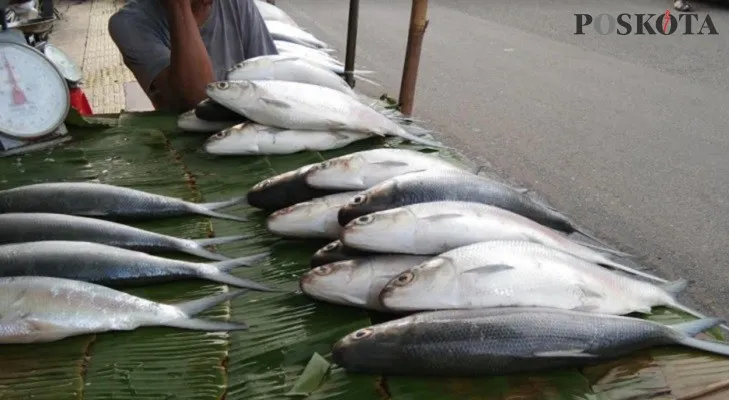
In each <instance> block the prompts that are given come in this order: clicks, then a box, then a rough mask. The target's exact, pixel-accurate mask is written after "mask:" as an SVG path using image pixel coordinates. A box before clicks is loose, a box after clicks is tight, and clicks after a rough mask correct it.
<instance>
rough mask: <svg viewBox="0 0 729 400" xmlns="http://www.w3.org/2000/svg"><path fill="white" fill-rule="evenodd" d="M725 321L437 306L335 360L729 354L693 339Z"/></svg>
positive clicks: (570, 360) (429, 366)
mask: <svg viewBox="0 0 729 400" xmlns="http://www.w3.org/2000/svg"><path fill="white" fill-rule="evenodd" d="M720 322H721V320H719V319H715V318H710V319H701V320H696V321H692V322H687V323H683V324H676V325H668V326H666V325H662V324H659V323H656V322H652V321H648V320H642V319H638V318H630V317H621V316H613V315H601V314H592V313H584V312H577V311H566V310H558V309H549V308H526V307H525V308H511V307H505V308H497V309H481V310H449V311H436V312H428V313H421V314H415V315H411V316H407V317H404V318H400V319H396V320H392V321H388V322H385V323H382V324H378V325H374V326H370V327H367V328H363V329H359V330H357V331H355V332H353V333H351V334H349V335H347V336H345V337H344V338H342V339H341V340H339V341H338V342H337V343H336V344H335V345H334V347H333V349H332V358H333V360H334V362H335V363H336V364H338V365H339V366H341V367H343V368H344V369H345V370H347V372H355V373H367V374H377V375H413V376H419V375H420V376H457V377H471V376H474V377H475V376H489V375H505V374H513V373H520V372H536V371H543V370H551V369H555V368H563V367H579V366H586V365H590V364H595V363H600V362H604V361H608V360H612V359H616V358H619V357H623V356H627V355H629V354H632V353H633V352H635V351H638V350H641V349H645V348H651V347H657V346H666V345H680V346H684V347H688V348H692V349H698V350H703V351H706V352H710V353H715V354H720V355H725V356H729V345H727V344H726V343H724V342H716V341H705V340H699V339H695V338H693V336H695V335H698V334H699V333H701V332H703V331H705V330H708V329H711V328H713V327H715V326H716V325H718V324H719V323H720Z"/></svg>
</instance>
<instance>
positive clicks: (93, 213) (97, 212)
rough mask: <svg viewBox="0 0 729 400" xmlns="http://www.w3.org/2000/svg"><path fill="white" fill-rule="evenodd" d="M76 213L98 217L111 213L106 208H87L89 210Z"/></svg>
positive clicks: (82, 215)
mask: <svg viewBox="0 0 729 400" xmlns="http://www.w3.org/2000/svg"><path fill="white" fill-rule="evenodd" d="M76 215H78V216H81V217H89V218H98V217H106V216H108V215H109V213H108V212H106V211H104V210H87V211H84V212H81V213H78V214H76Z"/></svg>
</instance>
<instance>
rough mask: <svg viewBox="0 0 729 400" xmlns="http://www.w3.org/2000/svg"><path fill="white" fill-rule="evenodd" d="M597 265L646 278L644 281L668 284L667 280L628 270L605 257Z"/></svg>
mask: <svg viewBox="0 0 729 400" xmlns="http://www.w3.org/2000/svg"><path fill="white" fill-rule="evenodd" d="M598 264H602V265H605V266H608V267H612V268H615V269H618V270H621V271H623V272H627V273H629V274H633V275H637V276H640V277H643V278H646V279H649V280H652V281H655V282H661V283H666V282H668V280H667V279H663V278H659V277H657V276H655V275H651V274H649V273H646V272H643V271H640V270H637V269H635V268H630V267H628V266H627V265H624V264H621V263H619V262H617V261H614V260H611V259H609V258H607V257H605V261H603V262H598Z"/></svg>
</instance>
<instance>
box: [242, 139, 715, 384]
mask: <svg viewBox="0 0 729 400" xmlns="http://www.w3.org/2000/svg"><path fill="white" fill-rule="evenodd" d="M248 203H249V204H250V205H252V206H254V207H257V208H260V209H263V210H266V211H269V212H270V214H269V216H268V218H267V220H266V227H267V229H268V231H269V232H271V233H273V234H275V235H277V236H280V237H285V238H292V239H315V240H322V239H323V240H330V241H331V242H330V243H329V244H327V245H326V246H324V247H323V248H321V249H320V250H319V251H317V252H316V253H315V254H314V256H313V257H312V260H311V267H312V269H311V270H309V271H308V272H305V273H304V274H302V276H301V277H300V288H301V291H302V292H303V293H304V294H306V295H308V296H310V297H312V298H314V299H316V300H319V301H325V302H329V303H333V304H339V305H345V306H352V307H359V308H363V309H367V310H374V311H382V312H386V313H389V314H392V315H396V316H401V318H398V319H396V320H393V321H389V322H385V323H383V324H379V325H375V326H372V327H368V328H363V329H361V330H358V331H356V332H353V333H352V334H350V335H348V336H346V337H345V338H343V339H342V340H340V341H339V342H338V343H336V344H335V346H334V349H333V356H334V359H335V361H336V362H337V363H338V364H339V365H340V366H342V367H344V368H345V369H347V370H349V371H353V372H367V373H376V374H409V375H413V374H423V375H429V374H431V375H456V376H466V375H473V374H476V375H478V374H482V375H488V374H503V373H509V372H519V371H521V372H525V371H533V370H538V369H544V368H554V367H559V366H561V365H582V364H584V363H589V362H599V361H602V360H605V359H608V358H611V357H612V358H614V357H618V356H621V355H624V354H628V353H630V352H632V351H634V350H637V349H640V348H644V347H650V346H654V345H664V344H681V345H686V346H689V347H694V348H698V349H703V350H706V351H710V352H714V353H718V354H726V355H729V346H727V345H726V344H723V343H718V342H709V341H699V340H696V339H693V338H692V337H691V336H694V335H696V334H698V333H700V332H702V331H704V330H707V329H709V328H712V327H715V326H717V325H720V326H722V327H724V328H725V329H729V327H728V326H726V325H725V324H723V321H722V320H718V319H714V318H708V317H706V316H704V315H702V314H701V313H699V312H698V311H696V310H693V309H691V308H689V307H687V306H685V305H684V304H682V303H680V302H679V301H678V300H677V299H676V296H677V295H678V294H679V293H680V292H681V291H682V290H683V289H684V288H685V287H686V285H687V282H686V281H685V280H683V279H679V280H677V281H673V282H668V281H666V280H665V279H662V278H659V277H656V276H654V275H652V274H649V273H647V272H645V271H643V270H641V268H637V267H633V266H631V264H632V263H630V262H628V261H627V260H626V259H628V258H630V257H632V256H631V255H629V254H626V253H623V252H620V251H617V250H612V249H608V248H606V247H603V246H602V245H599V244H591V243H587V242H585V241H582V240H576V239H575V238H573V237H571V236H569V234H572V233H581V234H583V235H585V236H588V237H590V235H588V234H586V233H585V232H584V231H583V230H582V229H580V228H579V227H578V226H576V224H574V223H573V222H572V221H571V220H570V219H569V218H568V217H566V216H565V215H563V214H561V213H559V212H558V211H556V210H555V209H553V208H552V207H550V206H548V205H545V204H543V203H542V202H540V201H537V200H535V199H533V198H532V197H531V196H529V195H528V194H527V193H526V191H525V190H524V189H521V188H515V187H513V186H510V185H507V184H504V183H501V182H498V181H495V180H492V179H489V178H486V177H483V176H480V175H478V174H477V173H476V171H471V170H468V169H467V168H464V167H462V166H459V165H456V164H453V163H451V162H448V161H446V160H444V159H442V158H440V157H437V156H433V155H430V154H427V153H423V152H418V151H414V150H403V149H388V148H381V149H374V150H367V151H361V152H356V153H351V154H347V155H344V156H340V157H336V158H332V159H329V160H327V161H324V162H321V163H315V164H310V165H306V166H303V167H301V168H299V169H296V170H293V171H288V172H286V173H283V174H280V175H278V176H275V177H272V178H269V179H266V180H264V181H262V182H260V183H258V184H257V185H255V186H254V187H253V188H252V189H251V190H250V192H249V193H248ZM657 306H665V307H669V308H673V309H676V310H680V311H683V312H686V313H689V314H692V315H694V316H696V317H698V318H700V319H699V320H697V321H695V322H691V323H687V324H682V325H678V326H672V327H669V326H664V325H661V324H657V323H654V322H650V321H646V320H642V319H636V318H631V317H626V315H628V314H633V313H642V314H649V313H650V312H651V309H652V308H653V307H657ZM545 321H548V322H545ZM564 321H570V323H564ZM485 337H488V339H486V338H485ZM445 354H449V356H448V357H446V358H443V357H445ZM507 365H508V367H507Z"/></svg>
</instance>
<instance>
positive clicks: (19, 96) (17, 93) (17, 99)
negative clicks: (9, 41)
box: [3, 54, 27, 106]
mask: <svg viewBox="0 0 729 400" xmlns="http://www.w3.org/2000/svg"><path fill="white" fill-rule="evenodd" d="M3 60H5V69H7V70H8V80H9V81H10V84H11V85H13V104H14V105H16V106H20V105H23V104H25V103H26V101H27V100H26V98H25V93H23V91H22V90H20V87H18V81H16V80H15V75H13V70H12V67H11V66H10V62H9V61H8V58H7V57H6V56H5V54H3Z"/></svg>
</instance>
